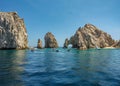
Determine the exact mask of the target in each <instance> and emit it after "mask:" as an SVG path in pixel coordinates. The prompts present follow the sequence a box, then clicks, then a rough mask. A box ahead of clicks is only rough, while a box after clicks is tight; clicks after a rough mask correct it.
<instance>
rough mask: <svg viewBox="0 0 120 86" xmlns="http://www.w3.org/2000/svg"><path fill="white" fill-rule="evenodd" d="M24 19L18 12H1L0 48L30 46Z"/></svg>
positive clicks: (23, 47)
mask: <svg viewBox="0 0 120 86" xmlns="http://www.w3.org/2000/svg"><path fill="white" fill-rule="evenodd" d="M27 37H28V35H27V31H26V28H25V24H24V20H23V19H21V18H20V17H19V16H18V14H17V13H16V12H0V49H25V48H28V39H27Z"/></svg>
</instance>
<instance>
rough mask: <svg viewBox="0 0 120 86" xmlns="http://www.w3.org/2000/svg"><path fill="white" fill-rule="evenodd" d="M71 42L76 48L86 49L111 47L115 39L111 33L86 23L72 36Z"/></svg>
mask: <svg viewBox="0 0 120 86" xmlns="http://www.w3.org/2000/svg"><path fill="white" fill-rule="evenodd" d="M70 43H71V44H72V45H73V47H74V48H78V49H81V50H84V49H89V48H96V47H100V48H104V47H110V46H112V45H113V44H114V43H115V41H114V40H113V39H112V37H111V36H110V35H109V34H107V33H106V32H103V31H102V30H99V29H98V28H97V27H95V26H94V25H92V24H85V26H84V27H82V28H79V29H78V30H77V31H76V33H75V35H74V36H72V37H71V38H70Z"/></svg>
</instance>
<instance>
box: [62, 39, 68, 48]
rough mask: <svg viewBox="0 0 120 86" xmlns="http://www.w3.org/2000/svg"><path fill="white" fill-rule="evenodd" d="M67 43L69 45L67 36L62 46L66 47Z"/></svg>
mask: <svg viewBox="0 0 120 86" xmlns="http://www.w3.org/2000/svg"><path fill="white" fill-rule="evenodd" d="M68 45H69V40H68V38H66V39H65V43H64V46H63V48H68Z"/></svg>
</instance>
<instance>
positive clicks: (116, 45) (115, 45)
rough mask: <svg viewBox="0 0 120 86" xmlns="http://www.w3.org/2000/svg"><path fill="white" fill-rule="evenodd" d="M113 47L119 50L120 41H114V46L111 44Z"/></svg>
mask: <svg viewBox="0 0 120 86" xmlns="http://www.w3.org/2000/svg"><path fill="white" fill-rule="evenodd" d="M113 47H115V48H120V40H119V41H116V42H115V44H113Z"/></svg>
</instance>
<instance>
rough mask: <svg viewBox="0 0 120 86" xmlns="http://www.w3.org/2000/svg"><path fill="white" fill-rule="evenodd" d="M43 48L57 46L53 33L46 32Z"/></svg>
mask: <svg viewBox="0 0 120 86" xmlns="http://www.w3.org/2000/svg"><path fill="white" fill-rule="evenodd" d="M44 40H45V48H57V47H58V43H57V40H56V39H55V37H54V35H53V34H52V33H51V32H48V33H46V35H45V37H44Z"/></svg>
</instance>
